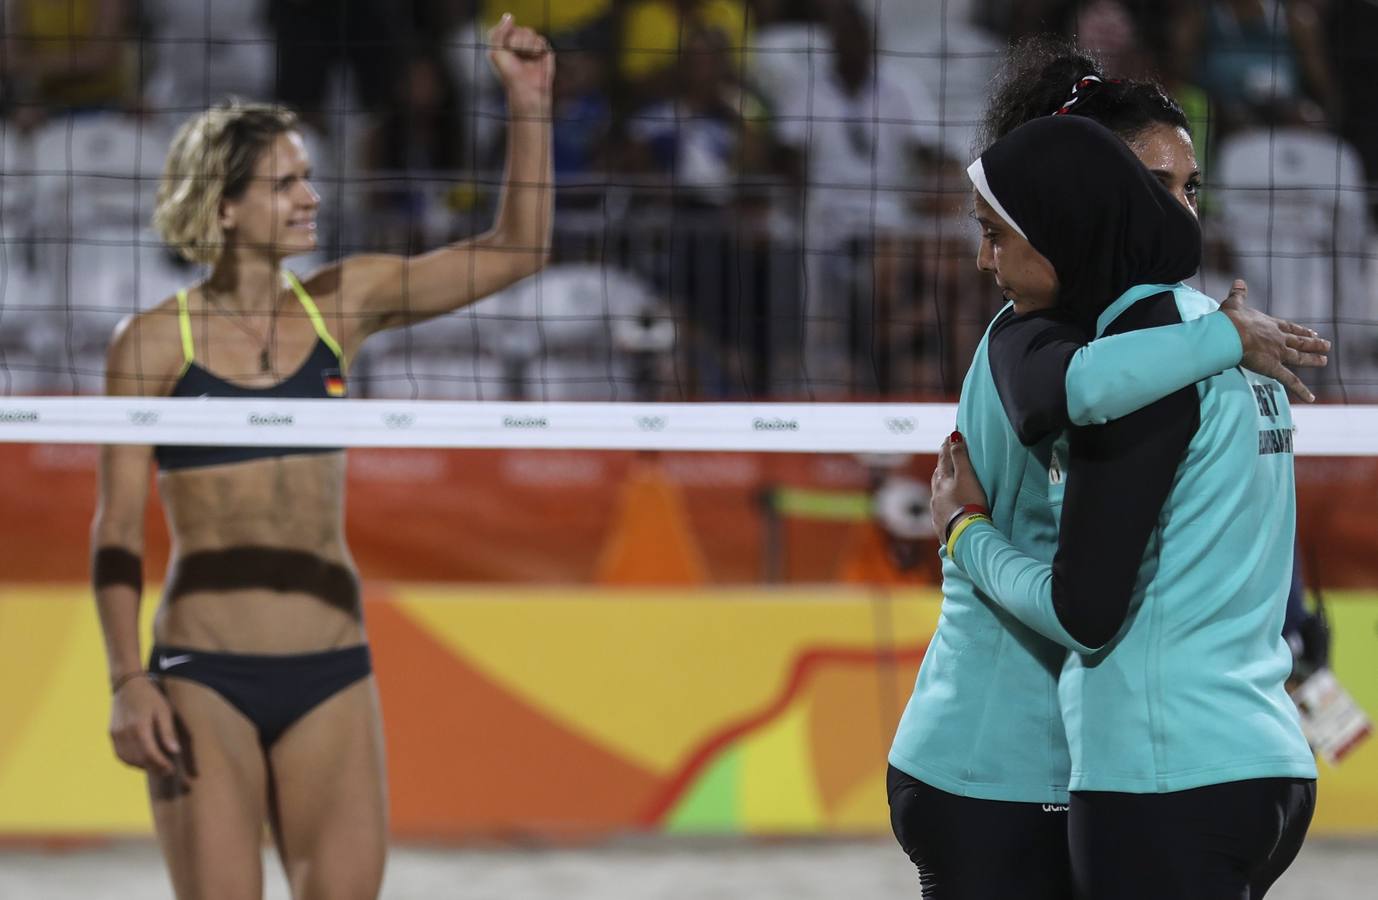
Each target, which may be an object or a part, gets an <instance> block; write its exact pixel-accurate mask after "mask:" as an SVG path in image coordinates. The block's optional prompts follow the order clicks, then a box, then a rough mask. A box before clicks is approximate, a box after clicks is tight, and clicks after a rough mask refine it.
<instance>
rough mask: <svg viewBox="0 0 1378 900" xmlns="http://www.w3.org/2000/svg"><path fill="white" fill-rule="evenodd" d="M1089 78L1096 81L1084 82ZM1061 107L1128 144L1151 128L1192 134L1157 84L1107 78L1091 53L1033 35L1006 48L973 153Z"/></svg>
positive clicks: (1173, 102)
mask: <svg viewBox="0 0 1378 900" xmlns="http://www.w3.org/2000/svg"><path fill="white" fill-rule="evenodd" d="M1087 76H1093V77H1094V78H1096V79H1100V80H1099V81H1091V82H1086V81H1084V79H1086V78H1087ZM1074 89H1075V90H1074ZM1068 101H1073V102H1071V103H1070V104H1069V103H1068ZM1064 107H1065V112H1066V114H1067V115H1074V116H1085V117H1086V118H1088V119H1091V120H1093V121H1095V122H1099V123H1100V124H1101V125H1104V126H1105V127H1106V128H1108V129H1110V130H1111V131H1113V132H1115V133H1116V134H1117V135H1119V136H1120V138H1121V139H1122V140H1124V141H1125V142H1126V143H1129V142H1132V141H1133V140H1134V139H1135V138H1136V137H1138V136H1139V135H1140V134H1142V133H1143V132H1144V131H1145V130H1146V129H1148V128H1151V127H1153V126H1154V125H1160V124H1162V125H1170V126H1172V127H1174V128H1186V129H1187V130H1188V131H1190V130H1191V129H1190V126H1188V124H1187V117H1186V114H1185V113H1183V112H1182V107H1181V106H1179V105H1178V104H1177V101H1176V100H1173V99H1172V97H1170V96H1169V95H1168V93H1167V91H1166V90H1164V89H1163V86H1162V85H1160V84H1158V83H1157V82H1156V81H1133V80H1118V79H1116V80H1111V79H1108V78H1106V75H1105V70H1104V68H1103V66H1102V65H1101V62H1100V60H1099V59H1097V58H1096V57H1095V56H1094V55H1093V54H1092V53H1090V52H1089V51H1087V50H1083V49H1082V48H1080V47H1078V46H1076V45H1075V44H1073V43H1072V42H1071V41H1068V40H1066V39H1065V38H1060V37H1054V36H1052V35H1035V36H1033V37H1028V38H1025V39H1023V40H1021V41H1019V42H1018V43H1016V44H1014V45H1012V46H1011V47H1010V50H1009V53H1008V54H1007V56H1006V58H1005V65H1004V66H1003V67H1002V68H1001V73H1000V75H999V76H998V77H997V78H996V81H995V84H994V85H993V88H992V91H991V99H990V103H989V105H987V107H986V115H985V117H984V119H983V120H982V122H981V127H980V128H979V129H978V130H977V137H976V147H975V148H974V149H975V151H976V152H977V153H980V152H981V151H983V150H985V148H986V147H989V146H990V145H991V144H993V143H995V142H996V141H997V140H999V139H1000V138H1002V137H1004V136H1005V135H1006V134H1008V133H1009V132H1011V131H1013V130H1014V129H1016V128H1018V127H1019V126H1020V125H1023V124H1024V123H1025V122H1028V121H1030V120H1031V119H1037V118H1039V117H1041V116H1050V115H1053V114H1054V113H1056V112H1057V111H1058V110H1060V109H1064Z"/></svg>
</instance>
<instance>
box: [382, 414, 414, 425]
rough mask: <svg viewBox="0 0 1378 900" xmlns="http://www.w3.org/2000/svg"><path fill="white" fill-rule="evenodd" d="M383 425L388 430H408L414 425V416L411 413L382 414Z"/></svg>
mask: <svg viewBox="0 0 1378 900" xmlns="http://www.w3.org/2000/svg"><path fill="white" fill-rule="evenodd" d="M383 424H384V425H386V426H387V427H388V428H410V427H412V426H413V425H415V424H416V416H414V415H412V414H411V413H383Z"/></svg>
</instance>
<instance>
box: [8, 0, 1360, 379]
mask: <svg viewBox="0 0 1378 900" xmlns="http://www.w3.org/2000/svg"><path fill="white" fill-rule="evenodd" d="M4 9H5V21H4V24H5V29H6V34H5V40H4V45H3V46H4V63H3V70H2V71H0V75H2V76H3V117H4V118H3V125H4V146H3V148H2V149H3V156H2V157H0V178H3V181H0V230H2V231H3V239H4V243H3V247H4V249H5V253H4V257H3V259H0V264H3V279H0V289H3V297H0V354H3V356H0V393H17V392H72V391H77V392H95V391H99V390H100V372H101V360H102V355H101V352H100V351H101V350H102V349H103V346H104V341H105V339H106V338H108V336H109V331H110V328H111V326H112V325H113V322H114V321H116V320H117V319H118V317H119V316H120V315H122V314H124V313H127V312H129V311H130V310H131V309H132V308H138V307H142V306H147V305H150V304H152V303H155V302H157V301H159V300H161V299H162V298H163V297H166V296H167V295H168V293H170V292H171V291H172V290H175V289H176V287H178V286H180V285H182V284H185V283H186V282H188V281H189V280H191V279H193V278H195V277H196V276H197V273H196V272H195V271H194V269H192V268H190V267H187V266H185V265H182V264H179V263H177V262H176V261H175V260H174V259H173V258H172V257H171V256H170V255H169V254H168V253H167V252H166V251H165V249H164V248H162V247H161V246H160V245H159V242H158V241H157V239H156V237H155V236H153V235H152V233H151V231H149V229H148V228H147V221H148V215H147V213H148V211H149V210H150V208H151V203H152V198H153V195H154V192H155V190H156V181H157V176H158V173H159V171H160V169H161V164H162V158H163V154H164V152H165V150H166V146H167V141H168V139H169V138H170V135H171V132H172V130H173V129H174V128H175V127H176V125H177V124H178V123H179V122H181V121H183V120H184V119H185V118H187V117H188V116H190V115H192V114H194V113H195V112H197V111H199V110H200V109H202V108H204V107H205V106H206V105H208V104H209V103H211V102H215V101H217V100H220V99H223V98H225V97H226V96H230V95H235V96H241V97H246V98H253V99H276V100H279V101H281V102H283V103H286V104H288V105H290V106H292V107H293V108H295V109H296V110H297V111H298V112H299V113H300V114H301V115H302V117H303V120H304V121H305V122H306V123H307V127H308V133H307V138H308V144H309V146H310V147H311V150H312V154H313V157H314V161H315V166H316V182H317V186H318V189H319V190H320V191H321V193H322V195H323V207H322V214H321V224H322V233H323V238H324V239H323V241H322V250H321V254H320V261H324V260H327V259H331V258H334V257H336V256H338V255H339V254H342V253H348V252H355V251H358V250H362V249H370V250H388V251H393V252H418V251H421V250H424V249H427V248H430V247H434V246H439V245H440V244H442V243H445V242H447V241H450V240H453V239H455V238H458V237H462V236H464V235H467V234H472V233H475V232H477V231H480V230H482V229H483V228H484V227H486V225H487V223H488V221H489V219H490V217H491V210H492V204H493V200H494V192H495V190H496V187H497V185H498V183H499V182H500V178H501V166H502V158H503V150H504V137H505V131H504V121H505V117H506V111H505V108H504V98H503V95H502V92H501V89H500V87H499V85H498V83H497V81H496V79H495V78H494V76H493V75H492V73H491V72H490V71H489V69H488V66H487V61H486V58H485V46H484V34H485V33H486V31H487V28H488V27H490V26H491V24H492V23H493V22H495V21H496V20H497V18H498V16H499V15H501V14H502V13H503V12H511V13H512V14H513V15H514V16H515V17H516V19H517V21H518V22H519V23H520V24H525V25H531V26H533V27H535V28H538V29H539V30H541V31H542V32H543V33H545V34H546V35H548V36H549V38H550V40H551V41H552V43H553V45H554V46H555V48H556V50H557V52H558V54H559V56H558V68H557V75H556V81H555V87H554V104H553V111H552V115H553V118H554V149H553V152H554V169H555V174H556V183H557V211H558V216H557V226H556V240H555V251H554V259H553V264H552V266H551V268H550V269H548V270H547V271H546V272H545V273H543V274H542V276H540V277H539V278H537V279H534V280H532V281H531V282H529V283H527V284H524V285H521V286H518V287H517V288H515V289H513V290H511V291H509V292H507V294H506V295H504V296H500V297H495V298H492V299H490V300H488V301H485V302H484V303H482V304H479V305H478V306H477V307H475V308H474V309H473V310H472V311H471V312H468V313H465V314H461V315H458V316H454V317H450V318H449V319H447V320H445V321H443V322H439V323H428V324H426V325H423V326H420V327H418V328H415V329H411V330H408V331H406V332H400V333H398V334H396V335H392V336H389V337H387V338H384V339H381V340H379V341H378V343H377V345H376V346H374V347H371V348H368V352H367V353H366V354H364V355H363V356H362V357H361V358H360V360H359V361H358V362H357V363H356V365H355V371H354V373H353V393H355V394H356V395H360V394H361V395H365V396H387V397H409V396H416V397H437V398H454V399H467V398H531V399H653V400H654V399H659V400H680V399H746V398H753V399H764V398H779V399H794V398H806V397H816V398H818V399H846V398H853V397H855V398H879V397H894V398H899V397H903V398H938V397H949V396H952V395H953V394H954V393H955V391H956V390H957V388H958V387H959V386H960V379H961V376H962V373H963V372H964V370H965V367H966V364H967V362H968V360H969V359H970V353H971V350H972V348H973V347H974V345H975V342H976V341H977V340H979V337H980V335H981V333H982V331H983V329H984V326H985V323H986V321H987V320H988V319H989V317H990V316H991V315H992V314H993V313H994V311H995V310H996V309H998V307H999V304H1000V303H1001V300H1000V298H999V295H998V293H996V292H995V291H994V290H993V289H992V288H991V286H990V285H989V283H988V282H987V281H986V280H985V279H984V277H983V276H981V275H980V274H979V273H977V272H976V270H975V265H974V248H975V232H974V227H973V226H971V225H970V223H969V222H968V221H967V219H966V212H967V209H968V206H969V201H968V198H967V191H968V189H967V186H966V184H965V181H964V178H963V170H964V168H965V166H966V164H967V162H968V161H969V160H970V159H971V158H972V156H973V155H974V153H975V152H978V151H979V150H980V149H981V148H974V147H972V141H973V138H974V133H975V129H976V126H977V125H978V123H979V120H980V117H981V114H982V111H983V107H984V104H985V102H986V99H987V96H988V92H989V85H990V82H991V79H992V78H993V77H994V76H995V74H996V73H997V71H998V69H999V68H1000V66H1001V65H1002V60H1003V58H1004V55H1005V52H1006V50H1007V48H1008V46H1009V44H1010V42H1011V40H1013V39H1017V38H1019V37H1021V36H1023V35H1028V34H1034V33H1043V32H1054V33H1059V34H1064V35H1068V36H1075V37H1076V39H1077V40H1078V42H1079V43H1080V44H1081V45H1082V46H1083V47H1085V48H1087V49H1089V50H1091V51H1093V52H1095V53H1096V54H1098V55H1099V56H1100V57H1101V58H1102V59H1103V60H1104V63H1105V68H1106V71H1107V72H1108V73H1109V74H1111V75H1114V76H1123V77H1133V78H1156V79H1159V80H1160V81H1161V82H1162V83H1163V84H1164V85H1165V86H1166V87H1167V89H1168V90H1169V92H1170V93H1172V94H1173V96H1174V97H1176V99H1177V100H1178V101H1179V102H1180V103H1181V104H1182V106H1183V107H1184V109H1185V110H1186V112H1187V114H1188V117H1189V118H1190V119H1191V121H1192V122H1193V123H1195V127H1194V138H1195V141H1196V146H1197V154H1198V157H1199V159H1200V162H1201V166H1202V170H1203V175H1204V178H1205V183H1206V190H1205V191H1204V192H1203V195H1202V213H1203V218H1204V219H1205V220H1206V221H1205V231H1206V235H1207V244H1208V247H1209V248H1210V252H1209V254H1208V260H1209V261H1208V264H1207V266H1206V268H1205V269H1203V272H1202V274H1201V276H1200V284H1199V285H1198V286H1200V287H1202V288H1203V289H1205V290H1207V291H1208V292H1210V293H1213V294H1215V295H1216V296H1223V295H1224V293H1225V291H1226V290H1227V289H1228V284H1229V280H1230V278H1231V277H1233V276H1234V275H1242V276H1244V277H1246V278H1248V279H1249V281H1250V286H1251V293H1252V296H1253V297H1254V298H1255V301H1256V302H1257V303H1258V304H1259V305H1263V306H1265V307H1266V308H1268V309H1269V310H1270V311H1272V312H1273V313H1274V314H1278V315H1284V316H1288V317H1291V318H1295V319H1300V320H1303V321H1306V322H1307V323H1309V324H1312V325H1313V326H1314V327H1317V328H1320V329H1321V330H1324V331H1326V332H1327V333H1328V334H1331V335H1334V336H1335V337H1337V338H1338V339H1339V343H1338V346H1337V361H1338V362H1337V365H1336V366H1332V369H1331V370H1330V371H1328V372H1326V373H1324V374H1322V375H1320V376H1318V381H1317V382H1316V386H1317V387H1319V388H1321V389H1322V392H1323V393H1324V394H1325V395H1327V396H1329V397H1331V398H1334V399H1350V400H1353V399H1364V398H1368V397H1372V396H1374V395H1375V393H1376V392H1378V377H1375V375H1374V373H1375V371H1378V365H1375V361H1378V296H1375V294H1374V291H1373V289H1372V287H1371V279H1367V278H1365V273H1366V271H1367V270H1368V269H1369V268H1371V267H1372V265H1373V262H1374V256H1375V254H1374V249H1375V243H1374V241H1375V239H1374V235H1373V229H1372V227H1371V225H1370V223H1371V221H1372V218H1373V212H1374V209H1375V206H1374V204H1375V201H1376V200H1378V193H1375V192H1374V191H1373V190H1372V186H1371V183H1370V182H1369V180H1368V177H1367V176H1366V175H1365V172H1368V173H1375V174H1378V102H1375V99H1374V96H1375V94H1374V91H1373V74H1372V73H1373V72H1374V71H1376V70H1378V65H1375V64H1376V63H1378V59H1375V56H1378V4H1374V3H1372V2H1366V0H1018V2H1016V0H235V2H228V0H5V3H4ZM311 262H312V261H310V260H308V261H304V262H303V263H302V265H298V266H295V267H296V268H303V267H304V268H309V267H310V264H311Z"/></svg>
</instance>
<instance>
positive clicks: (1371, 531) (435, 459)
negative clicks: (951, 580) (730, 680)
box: [0, 445, 1378, 588]
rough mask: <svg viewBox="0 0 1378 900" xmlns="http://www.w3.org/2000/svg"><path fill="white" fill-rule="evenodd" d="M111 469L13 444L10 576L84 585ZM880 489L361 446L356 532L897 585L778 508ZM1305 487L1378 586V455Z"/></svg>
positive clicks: (484, 569) (930, 556)
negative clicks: (797, 492) (778, 501)
mask: <svg viewBox="0 0 1378 900" xmlns="http://www.w3.org/2000/svg"><path fill="white" fill-rule="evenodd" d="M96 458H97V450H96V448H94V447H90V446H64V445H0V467H3V468H2V469H0V471H3V472H4V477H3V478H0V511H3V515H0V582H46V583H52V582H58V583H70V582H74V581H85V580H86V575H87V565H88V562H87V561H88V556H89V548H88V546H87V535H88V532H89V527H90V521H91V514H92V511H93V509H94V504H95V490H96V484H95V470H96ZM932 465H933V457H932V456H931V455H928V456H916V457H914V458H913V459H912V460H911V461H910V462H909V463H908V464H907V466H906V472H907V474H909V475H911V476H912V477H914V478H916V479H917V480H919V481H922V482H924V483H926V482H927V480H928V475H929V473H930V471H931V467H932ZM874 477H875V473H874V472H873V471H872V470H869V469H868V468H867V467H866V465H864V464H863V463H862V461H860V460H858V459H856V458H854V457H851V456H843V455H826V454H824V455H813V454H798V455H794V454H751V453H660V454H645V453H632V452H613V451H535V450H374V449H367V450H363V449H361V450H352V451H350V457H349V482H348V488H347V491H348V493H347V496H348V503H347V513H346V516H347V531H348V536H349V542H350V548H351V550H352V552H353V554H354V557H355V559H356V560H357V561H358V564H359V569H360V572H361V573H362V575H363V577H364V579H365V580H366V581H367V580H370V579H381V580H387V581H411V582H417V581H431V582H435V581H443V582H468V583H474V582H479V583H503V582H506V583H514V584H593V583H608V582H612V583H629V584H637V583H660V584H665V583H676V584H700V583H710V584H746V583H755V582H759V581H762V580H763V578H764V576H765V575H766V574H767V573H771V574H772V576H773V577H772V579H771V580H776V581H781V582H786V583H821V582H832V581H853V582H855V581H858V580H866V579H867V578H870V577H873V578H875V579H876V580H882V581H894V580H896V579H895V578H893V577H888V576H887V573H885V572H884V571H881V570H882V569H883V568H884V567H883V566H880V567H878V566H876V565H871V564H868V562H867V560H868V559H872V560H873V559H874V558H875V556H876V552H875V546H874V545H875V543H876V535H875V533H874V530H873V529H872V527H871V526H870V525H868V523H866V522H864V521H857V520H856V517H852V518H851V519H850V520H849V519H848V517H846V516H842V517H838V516H832V517H828V516H819V517H806V516H789V515H785V516H780V517H773V516H772V515H771V514H770V513H769V512H768V507H769V503H768V499H769V497H770V494H771V492H772V491H775V490H779V489H782V488H790V489H812V490H816V491H821V492H834V493H836V494H837V495H839V496H845V495H849V494H850V495H854V496H857V497H861V498H862V499H864V496H863V493H862V492H865V491H867V490H868V488H869V487H870V486H871V485H872V484H873V482H874ZM1297 485H1298V534H1299V537H1300V545H1301V550H1302V557H1301V558H1302V562H1303V567H1304V569H1305V571H1306V577H1307V581H1308V583H1310V584H1312V585H1316V584H1320V585H1323V586H1326V587H1336V588H1339V587H1358V588H1373V587H1378V552H1375V551H1378V503H1375V500H1378V459H1368V458H1362V459H1306V458H1303V459H1298V460H1297ZM148 523H149V524H148V542H147V551H146V560H145V577H146V578H147V579H148V580H149V581H157V580H160V578H161V573H162V570H163V567H164V566H165V564H166V558H167V535H166V531H165V528H164V525H163V517H162V514H161V512H160V511H159V510H158V508H157V505H156V498H152V499H150V505H149V515H148ZM915 551H916V552H915V559H916V560H917V568H918V569H919V570H920V571H919V574H918V575H917V576H915V577H914V579H913V580H916V581H918V582H931V581H933V580H934V576H935V573H936V565H935V564H936V547H934V546H933V545H932V543H931V542H929V544H928V545H927V546H920V547H917V548H915ZM866 573H870V574H869V575H868V574H866ZM893 574H894V573H890V575H893ZM899 580H909V579H907V578H901V579H899Z"/></svg>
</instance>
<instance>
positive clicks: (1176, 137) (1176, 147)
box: [1130, 124, 1196, 172]
mask: <svg viewBox="0 0 1378 900" xmlns="http://www.w3.org/2000/svg"><path fill="white" fill-rule="evenodd" d="M1130 149H1131V150H1133V151H1134V155H1135V156H1137V157H1138V158H1139V161H1140V162H1141V163H1143V164H1144V165H1145V166H1147V167H1148V168H1149V169H1150V170H1160V171H1172V172H1190V171H1192V170H1193V169H1195V168H1196V148H1195V147H1194V146H1193V145H1192V142H1191V135H1189V134H1187V131H1186V129H1184V128H1180V127H1175V126H1172V125H1166V124H1159V125H1155V126H1154V127H1152V128H1150V129H1149V130H1148V131H1146V132H1144V133H1143V134H1142V135H1140V136H1139V137H1138V138H1136V139H1135V140H1134V142H1133V143H1132V144H1131V145H1130Z"/></svg>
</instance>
